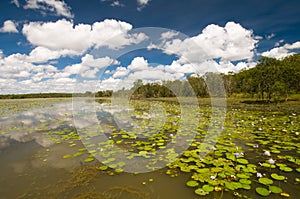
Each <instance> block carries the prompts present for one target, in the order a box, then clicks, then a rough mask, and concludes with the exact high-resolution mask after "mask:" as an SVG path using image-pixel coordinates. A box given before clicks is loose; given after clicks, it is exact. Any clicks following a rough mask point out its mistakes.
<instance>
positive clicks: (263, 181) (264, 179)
mask: <svg viewBox="0 0 300 199" xmlns="http://www.w3.org/2000/svg"><path fill="white" fill-rule="evenodd" d="M258 181H259V182H260V183H261V184H264V185H270V184H273V180H271V179H269V178H259V179H258Z"/></svg>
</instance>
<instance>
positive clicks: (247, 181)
mask: <svg viewBox="0 0 300 199" xmlns="http://www.w3.org/2000/svg"><path fill="white" fill-rule="evenodd" d="M239 181H240V183H242V184H251V180H247V179H240V180H239Z"/></svg>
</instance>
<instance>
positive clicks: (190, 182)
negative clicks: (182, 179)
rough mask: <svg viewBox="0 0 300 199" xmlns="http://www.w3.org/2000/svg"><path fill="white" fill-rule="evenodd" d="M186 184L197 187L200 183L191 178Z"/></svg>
mask: <svg viewBox="0 0 300 199" xmlns="http://www.w3.org/2000/svg"><path fill="white" fill-rule="evenodd" d="M186 185H187V186H188V187H197V186H198V185H199V183H198V182H197V181H195V180H190V181H187V182H186Z"/></svg>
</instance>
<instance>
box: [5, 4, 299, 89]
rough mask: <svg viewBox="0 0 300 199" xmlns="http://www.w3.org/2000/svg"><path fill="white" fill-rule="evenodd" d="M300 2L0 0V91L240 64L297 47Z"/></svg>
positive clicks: (91, 85)
mask: <svg viewBox="0 0 300 199" xmlns="http://www.w3.org/2000/svg"><path fill="white" fill-rule="evenodd" d="M299 8H300V2H299V1H297V0H286V1H283V0H273V1H270V0H259V1H258V0H253V1H245V0H230V1H224V0H209V1H199V0H188V1H185V2H184V1H177V0H173V1H167V0H126V1H125V0H123V1H122V0H119V1H117V0H88V1H84V0H61V1H59V0H2V1H1V2H0V12H1V16H0V93H2V94H5V93H32V92H34V93H37V92H38V93H39V92H73V91H74V88H76V89H75V90H76V91H85V90H92V91H93V90H97V89H103V90H105V89H114V90H117V89H121V88H122V87H126V88H127V87H130V86H131V85H132V82H133V81H134V80H136V79H137V78H141V79H143V80H144V81H145V82H147V81H150V82H151V81H161V80H166V79H171V80H175V79H184V78H185V77H186V75H187V74H191V73H200V74H203V73H205V72H208V71H218V72H223V73H227V72H229V71H234V72H238V71H239V70H241V69H243V68H251V67H253V66H255V63H256V61H257V58H259V57H260V56H262V55H263V56H269V57H275V58H284V57H285V56H288V55H290V54H293V53H297V52H299V50H300V42H299V41H300V38H299V35H300V16H299V14H298V12H299ZM145 27H156V29H152V30H149V29H147V28H146V29H145ZM137 28H144V29H137ZM176 41H177V42H176ZM154 43H155V44H154ZM141 48H143V49H141ZM116 55H118V56H116ZM95 85H96V86H95Z"/></svg>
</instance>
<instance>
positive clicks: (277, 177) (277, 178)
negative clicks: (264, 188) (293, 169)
mask: <svg viewBox="0 0 300 199" xmlns="http://www.w3.org/2000/svg"><path fill="white" fill-rule="evenodd" d="M271 177H272V178H273V179H274V180H284V179H285V177H284V176H282V175H278V174H277V173H272V174H271Z"/></svg>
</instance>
